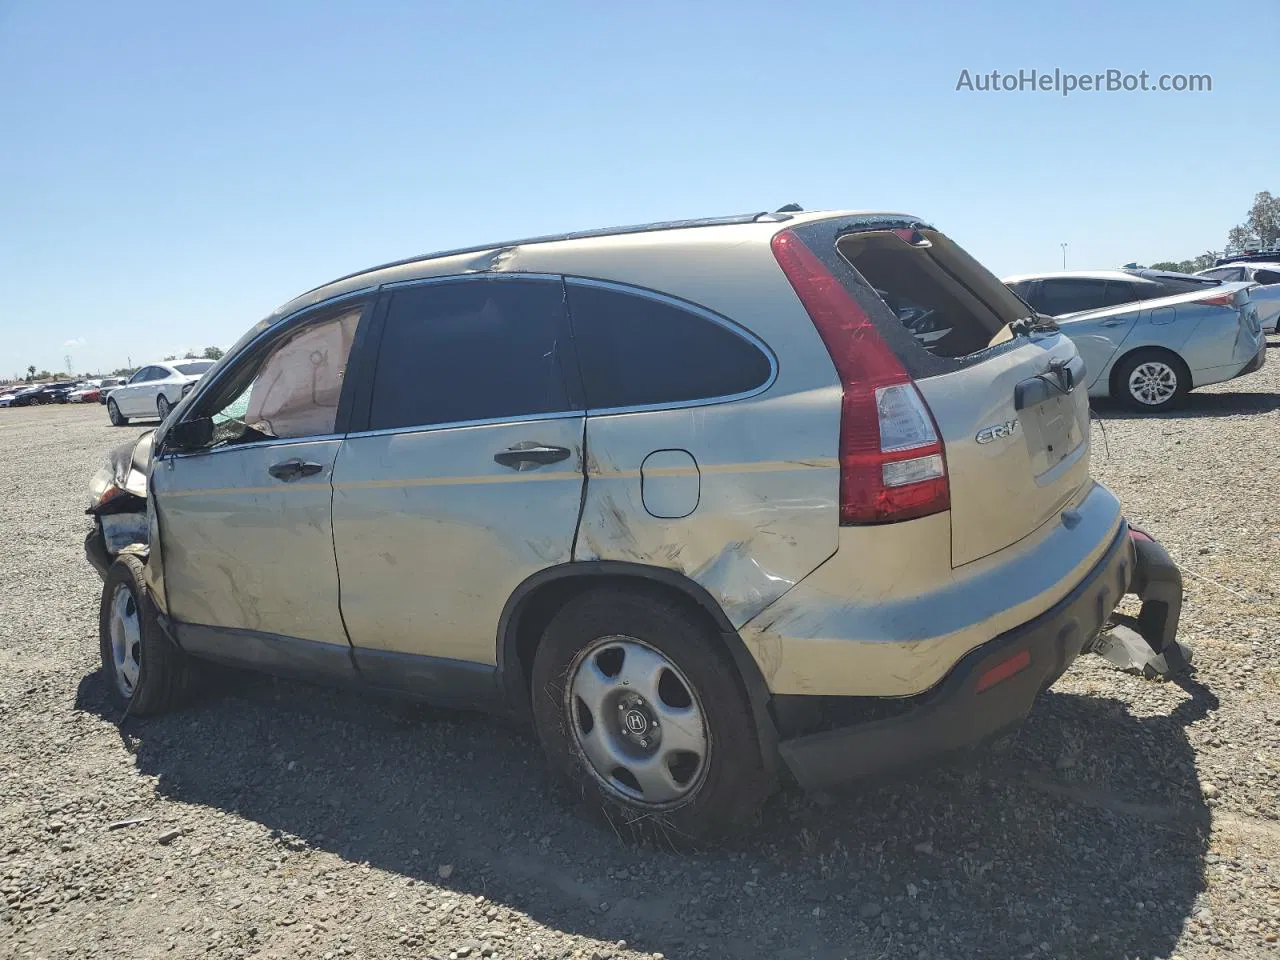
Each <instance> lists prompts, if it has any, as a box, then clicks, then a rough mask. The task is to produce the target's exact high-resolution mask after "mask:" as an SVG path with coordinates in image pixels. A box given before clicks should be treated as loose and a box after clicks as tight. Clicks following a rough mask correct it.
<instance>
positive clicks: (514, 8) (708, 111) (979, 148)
mask: <svg viewBox="0 0 1280 960" xmlns="http://www.w3.org/2000/svg"><path fill="white" fill-rule="evenodd" d="M975 8H977V9H975ZM1277 36H1280V4H1277V3H1274V2H1271V0H1268V2H1267V3H1255V4H1249V5H1247V6H1244V7H1240V8H1233V12H1232V14H1231V16H1229V17H1228V16H1221V15H1219V14H1217V13H1215V12H1214V11H1212V10H1210V9H1207V8H1205V7H1204V5H1203V4H1202V3H1198V4H1191V3H1179V2H1169V0H1161V2H1145V3H1144V2H1135V3H1126V4H1123V5H1116V4H1110V3H1073V4H1070V5H1067V4H1059V5H1054V6H1052V7H1049V6H1044V5H1038V4H1029V3H1026V2H1018V3H988V4H956V3H951V2H941V0H938V2H935V0H915V2H912V3H904V4H888V3H862V2H856V0H841V2H831V3H827V2H804V0H794V2H789V3H785V4H784V3H776V2H775V3H755V2H735V3H725V2H703V3H697V4H691V3H687V2H686V3H665V2H649V3H644V4H626V5H622V4H602V3H599V2H596V3H586V2H582V3H576V2H556V0H544V2H542V3H539V4H517V3H506V2H500V0H490V2H487V3H483V4H477V3H447V2H437V3H427V2H404V3H396V2H377V0H370V2H365V3H358V4H357V3H354V2H352V3H346V4H343V3H322V2H290V0H279V2H272V3H261V2H239V0H220V2H218V3H213V4H186V3H174V2H172V0H164V2H160V0H143V2H128V0H122V2H120V3H110V4H104V3H87V2H86V3H66V2H58V0H0V131H2V133H0V182H3V184H4V189H3V190H0V293H2V296H0V375H12V374H13V373H14V372H16V371H18V370H21V369H24V368H25V367H26V366H27V364H28V363H34V364H36V365H37V366H38V367H47V368H49V369H59V368H61V367H62V366H63V357H64V355H66V354H68V353H70V354H71V355H72V359H73V365H74V367H75V368H76V369H77V370H82V369H96V368H111V367H114V366H117V365H122V364H124V363H125V361H126V358H128V357H132V359H133V361H134V363H140V362H143V361H145V360H147V359H155V358H157V357H159V356H161V355H163V354H165V353H169V352H172V351H175V350H178V349H180V348H183V347H203V346H205V345H207V344H217V345H221V346H226V345H228V344H230V343H231V342H233V341H234V340H235V339H236V338H237V337H238V336H239V335H240V334H241V333H242V332H243V331H244V330H245V329H246V328H247V327H248V326H249V325H250V324H252V323H253V322H255V321H256V320H257V319H259V318H260V317H262V316H263V315H265V314H266V313H267V312H269V311H270V310H271V309H273V308H274V307H275V306H277V305H278V304H279V303H281V302H283V301H284V300H287V299H289V298H290V297H291V296H293V295H294V294H296V293H299V292H301V291H302V290H304V289H307V288H309V287H311V286H314V285H316V284H318V283H321V282H323V281H325V280H327V279H330V278H332V277H334V276H337V275H339V274H343V273H347V272H350V271H351V270H354V269H359V268H361V267H365V266H369V265H372V264H374V263H378V262H381V261H384V260H388V259H395V258H399V257H403V256H407V255H411V254H415V253H419V252H426V251H430V250H433V249H437V248H440V247H449V246H455V245H464V244H468V243H472V242H484V241H488V240H495V239H504V238H510V237H518V236H525V235H530V234H537V233H543V232H552V231H558V230H562V229H573V228H579V227H590V226H601V225H610V224H617V223H631V222H638V221H647V220H656V219H666V218H679V217H689V216H699V215H707V214H720V213H735V212H743V211H748V210H757V209H766V208H773V207H776V206H779V205H781V204H783V203H787V202H790V201H796V202H799V203H801V204H803V205H804V206H806V207H807V208H818V207H842V208H846V207H857V208H884V209H895V210H906V211H910V212H913V213H917V214H919V215H921V216H923V217H925V218H926V219H929V220H931V221H933V222H935V223H936V224H938V225H939V226H940V227H941V228H942V229H943V230H945V231H946V232H947V233H949V234H950V235H952V236H953V237H955V238H956V239H957V240H959V241H960V242H961V243H962V244H964V245H965V246H966V247H967V248H968V249H969V250H970V251H971V252H973V253H974V254H975V255H976V256H977V257H978V258H979V259H980V260H982V261H983V262H984V263H986V264H987V265H988V266H989V267H991V268H992V269H993V270H995V271H996V272H997V273H1001V274H1006V273H1013V272H1021V271H1029V270H1038V269H1053V268H1056V267H1058V266H1060V265H1061V257H1062V253H1061V248H1060V246H1059V244H1060V243H1062V242H1067V243H1068V244H1069V245H1070V246H1069V248H1068V263H1069V265H1070V266H1072V267H1078V268H1085V267H1109V266H1117V265H1120V264H1122V263H1124V262H1127V261H1130V260H1137V261H1140V262H1150V261H1153V260H1160V259H1169V258H1173V259H1179V258H1182V257H1184V256H1192V255H1194V254H1196V253H1199V252H1201V251H1203V250H1204V249H1206V248H1210V247H1219V248H1220V247H1221V246H1222V244H1223V242H1224V241H1225V235H1226V231H1227V229H1228V228H1229V227H1231V226H1232V225H1233V224H1235V223H1237V222H1239V221H1241V220H1243V218H1244V216H1245V213H1246V212H1247V210H1248V207H1249V204H1250V202H1251V200H1252V198H1253V195H1254V194H1255V193H1256V192H1257V191H1259V190H1264V189H1269V190H1271V191H1273V192H1280V125H1277V124H1276V123H1275V122H1274V116H1273V111H1271V110H1270V109H1269V108H1267V109H1260V108H1259V105H1260V104H1266V103H1270V102H1271V99H1273V98H1270V97H1268V96H1267V93H1268V92H1269V88H1271V89H1273V88H1274V80H1275V67H1274V57H1271V58H1268V56H1267V54H1266V53H1265V51H1267V50H1270V49H1271V46H1273V44H1271V40H1274V38H1275V37H1277ZM1055 67H1056V68H1059V69H1061V70H1064V71H1069V72H1074V73H1092V72H1095V71H1103V70H1106V69H1108V68H1115V69H1119V70H1121V71H1124V72H1132V73H1137V72H1139V71H1141V70H1147V71H1149V72H1150V73H1151V74H1152V75H1153V76H1156V75H1159V74H1161V73H1207V74H1210V75H1212V77H1213V92H1212V93H1195V94H1191V93H1183V94H1179V93H1154V92H1152V93H1141V92H1135V93H1084V92H1077V93H1075V94H1073V95H1072V96H1069V97H1065V98H1064V97H1062V96H1060V95H1058V94H1054V93H1031V92H1023V93H1004V92H1000V93H977V92H957V91H956V89H955V87H956V83H957V79H958V77H959V76H960V71H961V70H962V69H968V70H970V71H971V72H972V73H979V72H989V71H991V70H1000V71H1002V72H1016V71H1017V70H1018V69H1020V68H1023V69H1028V70H1029V69H1031V68H1036V69H1039V70H1041V71H1045V70H1048V71H1052V70H1053V69H1054V68H1055Z"/></svg>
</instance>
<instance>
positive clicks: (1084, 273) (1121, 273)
mask: <svg viewBox="0 0 1280 960" xmlns="http://www.w3.org/2000/svg"><path fill="white" fill-rule="evenodd" d="M1056 279H1067V280H1124V281H1130V280H1134V279H1138V280H1143V279H1146V278H1145V277H1135V275H1134V274H1132V273H1128V272H1127V271H1125V270H1051V271H1049V272H1047V273H1018V274H1014V275H1013V276H1011V277H1002V278H1001V281H1000V282H1001V283H1021V282H1023V281H1026V280H1056Z"/></svg>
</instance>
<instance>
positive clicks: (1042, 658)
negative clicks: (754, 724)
mask: <svg viewBox="0 0 1280 960" xmlns="http://www.w3.org/2000/svg"><path fill="white" fill-rule="evenodd" d="M1125 593H1136V594H1137V595H1138V596H1139V597H1142V598H1143V601H1144V602H1143V607H1142V614H1141V615H1140V617H1139V624H1140V632H1141V633H1142V635H1143V637H1144V638H1145V639H1146V640H1147V642H1148V643H1150V644H1151V645H1152V647H1153V649H1156V650H1157V651H1160V650H1162V649H1165V648H1172V647H1174V646H1175V645H1174V644H1172V640H1173V637H1174V634H1175V633H1176V632H1177V626H1178V615H1179V612H1180V610H1181V605H1182V579H1181V575H1180V574H1179V572H1178V568H1177V566H1176V565H1174V563H1173V562H1172V561H1171V560H1170V559H1169V555H1168V554H1167V553H1166V552H1165V551H1164V549H1163V548H1162V547H1161V546H1160V545H1159V544H1158V543H1156V542H1155V541H1154V540H1153V539H1151V538H1150V537H1149V536H1147V535H1146V534H1144V533H1142V532H1140V531H1134V530H1130V528H1128V526H1122V527H1121V529H1120V531H1119V533H1118V534H1117V535H1116V538H1115V541H1114V542H1113V543H1112V545H1111V547H1110V548H1109V549H1108V551H1107V553H1106V554H1105V555H1104V556H1103V558H1102V559H1101V560H1099V561H1098V563H1097V564H1095V565H1094V567H1093V568H1092V569H1091V570H1090V571H1089V573H1088V574H1086V575H1085V577H1084V578H1083V579H1082V580H1081V582H1080V583H1079V584H1078V585H1077V586H1076V588H1075V589H1074V590H1072V591H1071V593H1069V594H1068V595H1067V596H1066V597H1065V598H1063V599H1062V600H1061V601H1060V602H1059V603H1057V604H1056V605H1055V606H1053V607H1051V608H1050V609H1049V610H1047V611H1045V612H1044V613H1043V614H1041V615H1040V616H1038V617H1036V618H1035V619H1033V620H1031V621H1029V622H1027V623H1024V624H1022V625H1021V626H1019V627H1016V628H1014V629H1013V630H1010V631H1008V632H1006V633H1004V634H1001V635H1000V636H998V637H996V638H995V639H994V640H991V641H989V642H988V643H985V644H983V645H982V646H980V647H977V648H975V649H974V650H972V651H971V652H970V653H969V654H967V655H966V656H965V657H964V658H963V659H961V660H960V661H959V662H958V663H957V664H956V665H955V666H954V667H953V668H952V669H951V671H950V672H949V673H948V674H947V676H946V677H945V678H944V679H943V680H942V681H941V682H939V683H938V684H937V685H936V686H935V687H934V688H933V689H932V690H930V691H929V692H927V693H925V694H922V695H920V696H919V697H916V698H912V700H913V701H914V704H913V706H912V707H911V708H910V709H909V710H907V711H906V712H904V713H901V714H899V715H897V716H894V717H891V718H888V719H883V720H872V721H867V722H864V723H859V724H857V725H855V726H849V727H843V728H838V729H831V730H824V731H822V732H818V733H811V734H806V735H803V736H799V737H795V738H793V739H788V740H783V741H782V742H781V743H780V744H779V752H780V754H781V756H782V759H783V761H784V762H785V763H786V765H787V767H788V768H790V770H791V772H792V774H793V775H794V776H795V778H796V780H797V781H798V782H799V783H800V785H801V786H802V787H804V788H805V789H807V790H821V789H824V788H827V787H832V786H835V785H836V784H838V783H841V782H844V781H848V780H851V779H854V778H857V777H861V776H867V775H872V774H878V773H886V772H891V771H894V770H901V769H903V768H906V767H910V766H913V765H917V764H919V763H920V762H922V761H927V760H929V759H932V758H935V757H938V756H941V755H943V754H946V753H948V752H951V751H954V750H957V749H960V748H963V747H967V746H972V745H974V744H977V743H980V742H982V741H983V740H986V739H988V738H990V737H992V736H993V735H996V734H999V733H1001V732H1002V731H1004V730H1006V729H1008V728H1009V727H1011V726H1014V725H1015V724H1017V723H1018V722H1019V721H1020V720H1022V719H1023V718H1024V717H1025V716H1026V715H1027V714H1028V713H1029V712H1030V710H1031V707H1032V704H1033V703H1034V702H1035V699H1036V697H1037V696H1038V695H1039V694H1040V692H1041V691H1042V690H1044V689H1046V688H1047V687H1048V686H1049V685H1050V684H1052V683H1053V682H1054V681H1055V680H1057V679H1058V677H1060V676H1061V675H1062V674H1063V672H1064V671H1065V670H1066V669H1067V667H1069V666H1070V665H1071V663H1072V661H1073V660H1075V658H1076V657H1077V656H1078V655H1079V654H1080V653H1081V651H1082V650H1084V649H1085V648H1086V646H1087V645H1088V644H1089V643H1090V642H1091V641H1092V640H1093V639H1094V638H1095V637H1096V636H1097V635H1098V633H1099V632H1100V631H1101V630H1102V629H1103V627H1104V626H1105V625H1106V623H1107V620H1108V618H1109V617H1110V616H1111V614H1112V612H1113V611H1114V610H1115V607H1116V605H1117V604H1118V603H1119V602H1120V598H1121V597H1122V596H1123V595H1124V594H1125ZM993 680H994V682H993Z"/></svg>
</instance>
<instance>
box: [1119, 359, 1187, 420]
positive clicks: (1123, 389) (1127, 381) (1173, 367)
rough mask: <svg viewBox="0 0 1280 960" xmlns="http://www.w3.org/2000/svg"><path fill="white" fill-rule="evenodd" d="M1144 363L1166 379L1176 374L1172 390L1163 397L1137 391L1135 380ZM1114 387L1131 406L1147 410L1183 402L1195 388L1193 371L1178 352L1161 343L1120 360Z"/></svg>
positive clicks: (1152, 411) (1171, 407)
mask: <svg viewBox="0 0 1280 960" xmlns="http://www.w3.org/2000/svg"><path fill="white" fill-rule="evenodd" d="M1140 367H1147V368H1149V369H1151V370H1152V372H1153V373H1157V374H1159V376H1160V378H1162V382H1167V378H1172V380H1173V383H1172V388H1173V389H1172V392H1170V393H1168V395H1167V396H1164V397H1163V398H1160V397H1158V395H1155V396H1153V394H1152V393H1147V394H1146V395H1145V397H1144V396H1143V395H1139V394H1138V393H1135V392H1134V389H1133V387H1132V386H1131V380H1132V378H1133V377H1134V374H1135V372H1136V371H1137V370H1138V369H1139V368H1140ZM1113 388H1114V389H1113V393H1114V395H1115V397H1116V399H1118V400H1120V401H1121V402H1122V403H1124V404H1125V406H1127V407H1129V408H1130V409H1132V410H1140V411H1142V412H1143V413H1162V412H1163V411H1165V410H1172V409H1173V408H1174V407H1177V406H1179V405H1180V404H1181V403H1182V399H1183V397H1185V396H1186V395H1187V391H1189V390H1190V389H1191V371H1190V370H1188V369H1187V365H1186V364H1185V363H1183V361H1182V358H1181V357H1179V356H1178V355H1177V354H1176V353H1173V352H1171V351H1169V350H1161V349H1159V348H1158V347H1148V348H1146V349H1143V350H1135V351H1134V352H1133V353H1131V354H1129V355H1128V356H1127V357H1125V358H1124V359H1123V360H1121V361H1120V363H1119V364H1118V365H1117V366H1116V370H1115V379H1114V380H1113Z"/></svg>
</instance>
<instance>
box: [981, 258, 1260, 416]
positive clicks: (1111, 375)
mask: <svg viewBox="0 0 1280 960" xmlns="http://www.w3.org/2000/svg"><path fill="white" fill-rule="evenodd" d="M1134 281H1135V278H1134V277H1133V276H1131V275H1129V274H1126V273H1125V272H1124V271H1119V270H1099V271H1093V272H1087V273H1085V272H1081V273H1047V274H1026V275H1021V276H1016V277H1006V278H1005V280H1004V282H1005V284H1006V285H1008V287H1009V288H1010V289H1011V290H1013V292H1014V293H1016V294H1018V295H1019V296H1020V297H1022V299H1023V300H1025V301H1027V303H1029V304H1030V305H1031V306H1032V308H1034V309H1035V310H1036V311H1037V312H1039V313H1041V314H1046V315H1048V316H1052V317H1054V318H1055V319H1056V320H1057V322H1058V323H1059V325H1060V326H1061V328H1062V332H1063V333H1065V334H1066V335H1067V336H1068V337H1070V338H1071V339H1072V340H1073V341H1074V342H1075V345H1076V349H1077V350H1078V351H1079V352H1080V356H1081V357H1082V358H1083V359H1084V362H1085V367H1086V371H1087V372H1086V376H1087V378H1088V381H1089V396H1091V397H1114V398H1115V399H1117V400H1120V401H1122V402H1124V403H1126V404H1128V405H1129V406H1131V407H1133V408H1135V409H1138V410H1143V411H1147V412H1157V411H1161V410H1167V409H1169V408H1171V407H1174V406H1176V405H1177V404H1178V403H1179V401H1180V400H1181V399H1182V398H1183V397H1184V396H1185V395H1186V393H1187V391H1189V390H1191V389H1193V388H1194V387H1203V386H1206V385H1207V384H1210V383H1220V382H1221V381H1223V380H1231V379H1233V378H1235V377H1240V376H1244V375H1245V374H1246V373H1252V372H1254V371H1255V370H1258V369H1260V368H1261V367H1262V365H1263V363H1264V362H1265V361H1266V338H1265V337H1264V336H1263V333H1262V329H1261V326H1260V324H1259V321H1258V309H1257V305H1256V304H1255V303H1254V302H1253V301H1252V300H1251V299H1250V296H1249V288H1250V284H1248V283H1223V284H1220V285H1218V286H1214V287H1212V288H1209V289H1205V290H1196V291H1193V292H1191V293H1184V294H1179V295H1178V296H1172V297H1157V298H1154V299H1147V300H1137V301H1136V302H1123V301H1125V300H1129V301H1133V300H1134V299H1135V298H1134V297H1133V296H1132V288H1131V285H1132V284H1133V283H1134ZM1112 286H1114V287H1116V289H1115V290H1114V291H1113V290H1111V287H1112ZM1124 286H1130V289H1129V290H1125V289H1123V287H1124ZM1118 301H1119V302H1118ZM1108 303H1110V304H1112V305H1110V306H1107V305H1105V304H1108ZM1064 308H1066V309H1064Z"/></svg>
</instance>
